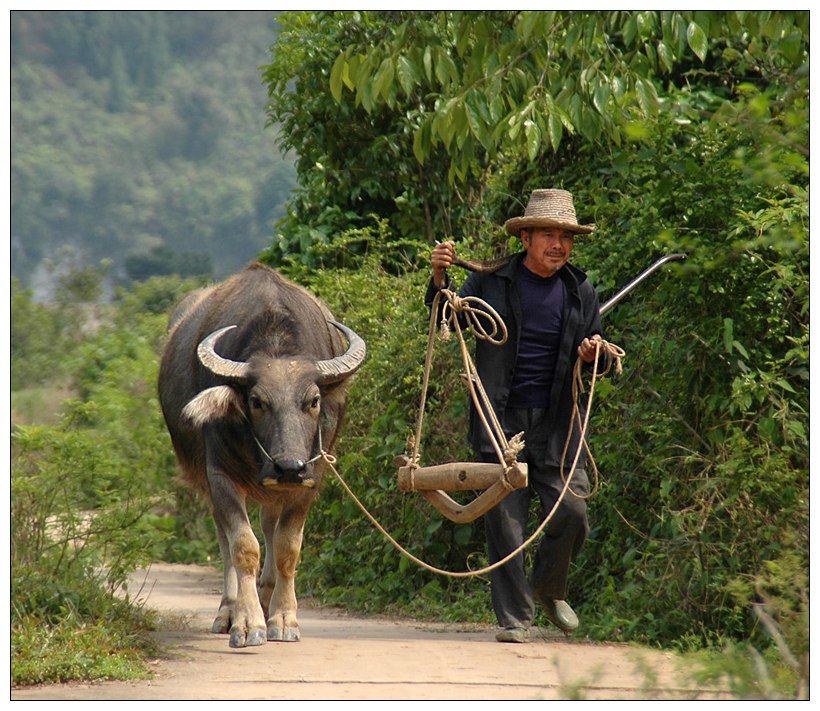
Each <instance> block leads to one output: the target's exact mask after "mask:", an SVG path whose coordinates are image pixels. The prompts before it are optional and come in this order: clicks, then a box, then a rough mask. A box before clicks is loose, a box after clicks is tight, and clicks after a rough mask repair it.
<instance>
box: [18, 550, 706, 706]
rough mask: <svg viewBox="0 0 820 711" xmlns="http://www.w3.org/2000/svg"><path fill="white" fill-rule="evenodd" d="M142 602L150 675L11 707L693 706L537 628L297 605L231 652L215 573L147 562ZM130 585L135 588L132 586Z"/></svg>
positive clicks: (632, 661)
mask: <svg viewBox="0 0 820 711" xmlns="http://www.w3.org/2000/svg"><path fill="white" fill-rule="evenodd" d="M135 579H136V580H139V583H140V584H143V585H144V587H143V590H142V592H141V593H140V597H141V598H142V599H144V600H146V603H147V605H148V606H150V607H154V608H156V609H158V610H160V611H162V612H163V613H167V614H168V619H169V622H170V624H169V625H168V629H167V631H165V632H163V633H162V639H163V642H164V643H166V644H169V645H170V646H171V648H172V653H171V656H170V658H167V659H162V660H159V661H157V662H156V663H155V668H154V671H155V673H156V676H155V678H153V679H151V680H146V681H138V682H114V681H112V682H101V683H95V684H65V685H55V686H41V687H32V688H26V689H15V690H12V693H11V698H12V699H13V700H18V699H19V700H23V699H32V700H33V699H39V700H160V699H164V700H246V699H247V700H251V699H277V700H377V699H380V700H434V699H438V700H448V699H449V700H453V699H460V700H468V699H470V700H472V699H485V700H493V699H499V700H500V699H503V700H506V701H509V700H525V699H531V700H538V699H568V698H582V699H693V698H700V699H705V698H712V699H713V698H716V697H719V695H717V694H716V693H715V692H714V691H713V690H703V689H700V690H698V689H696V688H695V686H694V684H693V683H692V682H688V681H686V679H685V675H684V674H682V673H680V672H679V669H678V666H679V665H678V663H677V661H676V659H675V658H674V656H673V655H672V654H669V653H663V652H656V651H652V650H640V651H638V650H635V649H634V648H631V647H628V646H625V645H601V644H589V643H585V642H584V641H583V640H572V641H566V640H565V639H564V637H563V635H562V634H560V633H559V632H557V631H555V632H553V631H551V630H540V631H539V632H538V634H536V635H535V639H534V641H532V642H531V643H529V644H524V645H510V644H499V643H497V642H496V641H495V639H494V630H493V629H491V628H489V627H477V626H474V625H473V626H468V625H451V624H427V623H419V622H414V621H408V620H393V619H384V618H360V617H354V616H352V615H346V614H344V613H340V612H338V611H335V610H327V609H322V608H310V607H306V606H304V605H303V606H302V607H301V608H300V618H299V619H300V623H301V627H302V641H301V642H298V643H281V642H280V643H275V642H268V643H267V644H266V645H264V646H262V647H254V648H249V649H243V650H235V649H230V648H229V647H228V638H227V636H226V635H213V634H211V633H210V632H209V630H210V625H211V621H212V619H213V615H214V613H215V611H216V608H217V605H218V602H219V593H220V585H221V574H219V573H218V572H217V571H215V570H214V569H212V568H207V567H201V566H187V565H185V566H183V565H164V564H157V565H154V566H152V567H151V568H150V570H149V571H148V572H147V573H143V574H142V577H137V578H135ZM137 589H139V584H138V585H136V587H134V588H133V590H132V593H133V591H135V590H137Z"/></svg>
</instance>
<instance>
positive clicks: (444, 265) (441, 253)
mask: <svg viewBox="0 0 820 711" xmlns="http://www.w3.org/2000/svg"><path fill="white" fill-rule="evenodd" d="M455 255H456V243H455V242H452V241H448V242H439V243H438V244H436V246H435V247H434V248H433V252H432V254H431V255H430V264H432V265H433V283H434V284H435V285H436V287H437V288H439V289H440V288H441V287H442V286H443V285H444V273H445V272H446V271H447V269H448V268H449V267H451V266H452V264H453V257H455Z"/></svg>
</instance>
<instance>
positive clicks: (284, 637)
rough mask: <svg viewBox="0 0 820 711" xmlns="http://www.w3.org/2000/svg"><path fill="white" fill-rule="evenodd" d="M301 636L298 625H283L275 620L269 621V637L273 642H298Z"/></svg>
mask: <svg viewBox="0 0 820 711" xmlns="http://www.w3.org/2000/svg"><path fill="white" fill-rule="evenodd" d="M301 638H302V634H301V632H300V631H299V628H298V627H281V626H280V625H279V624H277V623H276V622H274V621H271V620H269V621H268V639H269V640H270V641H271V642H298V641H299V640H300V639H301Z"/></svg>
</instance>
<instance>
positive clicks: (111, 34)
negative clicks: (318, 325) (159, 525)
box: [10, 11, 294, 286]
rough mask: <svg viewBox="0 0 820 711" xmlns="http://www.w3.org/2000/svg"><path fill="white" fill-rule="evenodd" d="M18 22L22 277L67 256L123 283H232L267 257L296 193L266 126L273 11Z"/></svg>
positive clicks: (14, 112)
mask: <svg viewBox="0 0 820 711" xmlns="http://www.w3.org/2000/svg"><path fill="white" fill-rule="evenodd" d="M10 20H11V45H12V49H11V86H10V90H11V122H12V135H13V144H14V150H13V152H12V153H13V155H12V156H11V196H12V202H13V205H14V207H13V210H12V215H11V234H12V240H11V244H12V273H13V275H14V276H15V277H17V278H19V279H20V280H21V281H23V282H24V283H25V284H26V285H27V286H33V285H34V284H33V280H32V277H33V275H35V272H36V270H37V267H38V265H40V264H41V263H42V262H43V260H44V259H47V258H49V257H52V258H53V257H54V256H55V254H56V253H57V252H58V251H59V250H60V249H67V248H70V249H72V250H73V253H74V255H75V257H76V259H77V260H78V261H79V262H80V264H81V265H82V264H95V263H97V262H99V261H100V260H102V259H109V260H111V262H112V266H113V268H112V270H111V274H110V275H111V277H112V278H122V277H125V278H126V279H129V280H130V279H146V278H148V277H150V276H152V275H155V274H168V273H170V272H169V271H168V270H169V269H170V268H172V267H173V268H174V269H178V271H179V273H180V274H182V275H195V274H202V273H207V274H208V275H210V274H211V271H212V268H213V267H216V269H217V272H218V274H217V275H218V276H221V275H224V274H227V273H228V272H230V271H232V270H234V269H237V268H240V267H242V266H244V264H245V263H246V262H248V261H250V260H251V259H252V258H253V256H254V255H255V254H256V252H258V251H259V250H260V249H262V248H263V247H264V246H265V244H266V243H267V241H268V239H269V234H270V230H271V227H272V224H273V222H274V221H275V220H276V219H278V218H279V217H281V216H282V215H283V214H284V208H283V204H284V202H285V199H286V197H287V195H288V193H289V191H290V189H291V187H292V185H293V182H294V172H293V165H292V163H291V161H290V160H287V159H283V157H281V156H279V155H278V154H277V152H276V150H275V147H274V146H272V145H271V144H270V141H269V139H268V138H267V137H266V135H265V133H264V132H263V130H262V129H263V125H264V116H263V114H262V111H263V107H264V100H265V96H264V89H263V88H262V87H261V86H260V84H259V79H258V72H257V67H258V66H259V65H260V64H262V63H263V62H264V58H265V50H266V47H267V45H268V44H269V43H270V37H271V33H272V32H273V31H274V29H275V17H274V14H273V13H261V12H244V11H243V12H239V11H228V12H167V11H150V12H116V11H105V12H80V11H70V12H21V11H15V12H14V13H12V15H11V18H10ZM168 256H170V258H167V257H168ZM209 258H210V260H212V262H213V263H211V261H210V260H209ZM195 261H198V263H197V264H194V263H193V262H195ZM126 267H127V271H126Z"/></svg>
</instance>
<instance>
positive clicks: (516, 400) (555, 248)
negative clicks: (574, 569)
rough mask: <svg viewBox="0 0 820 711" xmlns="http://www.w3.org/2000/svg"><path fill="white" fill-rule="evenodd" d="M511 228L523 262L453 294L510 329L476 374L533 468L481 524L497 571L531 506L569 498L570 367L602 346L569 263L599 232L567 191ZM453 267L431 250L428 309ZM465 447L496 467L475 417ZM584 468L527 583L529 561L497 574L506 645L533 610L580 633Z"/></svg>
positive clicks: (516, 260)
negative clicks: (579, 241)
mask: <svg viewBox="0 0 820 711" xmlns="http://www.w3.org/2000/svg"><path fill="white" fill-rule="evenodd" d="M504 226H505V228H506V229H507V231H508V232H509V233H510V234H513V235H518V236H520V238H521V242H522V246H523V248H524V251H523V252H520V253H518V254H516V255H514V256H513V257H512V259H511V260H510V261H509V262H507V263H506V264H505V265H504V266H502V267H501V268H500V269H498V270H497V271H495V272H493V273H478V272H473V273H472V274H470V276H469V277H468V278H467V280H466V282H465V283H464V285H463V286H462V287H461V289H460V290H459V292H458V293H459V296H462V297H464V296H476V297H479V298H480V299H483V300H484V301H486V302H487V303H488V304H489V305H490V306H492V307H493V308H494V309H495V310H496V311H497V312H498V314H499V315H500V316H501V317H502V318H503V319H504V321H505V323H506V325H507V329H508V332H509V338H508V340H507V342H506V343H505V344H503V345H501V346H497V345H493V344H491V343H488V342H486V341H482V340H478V339H477V340H476V353H475V362H476V368H477V370H478V375H479V377H480V378H481V382H482V383H483V385H484V388H485V390H486V391H487V394H488V396H489V399H490V402H492V404H493V408H494V410H495V412H496V415H497V416H498V419H499V421H500V422H501V423H502V426H503V428H504V432H505V435H506V436H507V437H511V436H512V435H514V434H516V433H518V432H522V431H523V432H524V440H525V443H526V447H525V449H524V451H523V452H522V454H521V455H520V457H519V459H520V460H522V461H526V463H527V465H528V472H529V486H528V487H527V488H525V489H517V490H515V491H513V492H512V493H510V494H509V495H508V496H507V497H506V498H504V499H503V500H502V501H501V503H499V504H498V505H497V506H496V507H494V508H493V509H491V510H490V511H489V512H488V513H487V514H486V515H485V529H486V536H487V549H488V555H489V559H490V562H491V563H495V562H496V561H498V560H500V559H502V558H503V557H505V556H506V555H507V554H508V553H510V552H511V551H513V550H515V549H516V548H518V547H519V546H520V545H521V544H522V542H523V541H524V540H525V539H526V538H527V537H528V536H527V519H528V514H529V507H530V502H531V500H532V497H533V495H536V496H538V498H539V501H540V511H541V519H542V520H543V519H544V518H545V517H546V516H547V515H548V514H549V512H550V511H551V510H552V508H553V506H554V504H555V502H556V501H557V500H558V498H559V496H560V493H561V490H562V489H563V487H564V481H563V480H562V477H561V471H560V466H561V462H562V456H563V454H564V446H565V442H566V438H567V433H568V431H569V428H570V422H571V419H572V406H573V398H572V371H573V367H574V365H575V360H576V358H581V359H582V360H583V361H585V362H586V363H590V362H592V361H594V359H595V350H596V348H597V345H596V343H598V342H600V341H601V340H602V339H601V315H600V310H599V304H598V297H597V294H596V292H595V289H594V288H593V286H592V285H591V284H590V282H589V281H588V280H587V278H586V275H585V274H584V273H583V272H581V271H580V270H579V269H577V268H576V267H574V266H573V265H571V264H570V263H569V261H568V260H569V257H570V254H571V253H572V247H573V244H574V240H575V235H576V234H588V233H590V232H592V231H593V230H594V225H579V224H578V222H577V219H576V216H575V206H574V203H573V199H572V195H571V194H570V193H569V192H567V191H565V190H535V191H534V192H533V193H532V195H531V196H530V200H529V203H528V204H527V207H526V210H525V211H524V215H523V216H522V217H515V218H512V219H510V220H507V222H506V223H505V225H504ZM454 256H455V244H454V243H453V242H449V241H448V242H444V243H441V244H438V245H437V246H436V247H435V249H434V250H433V253H432V256H431V264H432V267H433V275H432V279H431V282H430V285H429V287H428V291H427V297H426V302H427V304H428V306H429V305H431V304H432V301H433V298H434V296H435V293H436V290H437V289H441V288H449V284H450V282H449V277H448V276H447V272H446V270H447V268H448V267H450V266H451V265H452V263H453V257H454ZM600 363H601V366H602V368H604V367H606V365H607V358H606V356H605V355H604V354H603V353H602V355H601V356H600ZM583 416H584V410H583V405H582V410H581V417H582V419H583ZM578 430H579V428H578V427H577V426H576V427H575V428H574V434H573V440H572V442H571V443H570V447H569V449H568V451H567V453H566V456H565V460H566V466H565V475H569V473H570V471H569V470H570V467H571V464H572V462H573V461H574V459H575V453H576V450H577V447H578V446H579V443H580V437H579V434H578ZM469 439H470V444H471V446H472V447H473V449H474V450H475V452H476V454H477V458H478V459H479V461H487V462H496V461H498V460H497V455H496V454H495V451H494V450H493V448H492V446H491V444H490V441H489V439H488V437H487V434H486V432H485V431H484V428H483V425H482V423H481V421H480V419H479V418H478V417H477V415H476V412H475V406H474V405H473V406H472V410H471V418H470V432H469ZM584 464H585V458H584V456H583V452H582V453H581V457H580V458H579V460H578V467H577V469H576V470H575V473H574V474H573V478H572V483H571V490H568V491H567V493H566V495H565V496H564V499H563V501H562V503H561V505H560V506H559V507H558V509H557V510H556V512H555V514H554V515H553V517H552V519H551V521H550V523H549V524H548V525H547V527H546V529H545V533H544V535H543V537H542V538H541V542H540V544H539V546H538V549H537V551H536V554H535V560H534V563H533V569H532V572H531V576H530V579H528V578H527V575H526V574H525V571H524V556H523V554H518V555H517V556H516V557H515V558H513V559H512V560H510V561H509V562H508V563H506V564H505V565H503V566H501V567H500V568H496V569H495V570H494V571H493V572H492V578H491V582H492V585H491V590H492V601H493V608H494V610H495V614H496V617H497V619H498V622H499V625H500V626H501V628H502V629H501V630H500V631H499V632H498V634H497V635H496V639H498V641H499V642H525V641H527V640H528V639H529V627H530V625H531V623H532V620H533V618H534V616H535V602H536V600H537V601H538V602H539V603H540V604H541V606H542V608H543V610H544V612H545V614H546V616H547V617H548V618H549V619H550V621H551V622H552V623H553V624H555V625H556V626H557V627H558V628H560V629H561V630H563V631H564V632H565V633H567V634H568V633H570V632H572V631H573V630H575V629H576V628H577V627H578V618H577V616H576V614H575V612H574V611H573V609H572V608H571V607H570V605H569V604H568V603H567V601H566V598H567V578H568V573H569V566H570V562H571V561H572V560H573V559H574V558H575V556H576V555H577V554H578V552H579V550H580V549H581V546H582V545H583V543H584V540H585V539H586V536H587V533H588V531H589V524H588V521H587V515H586V500H585V498H584V497H585V496H586V495H587V494H588V491H589V482H588V478H587V475H586V472H585V471H584V469H583V467H584Z"/></svg>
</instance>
